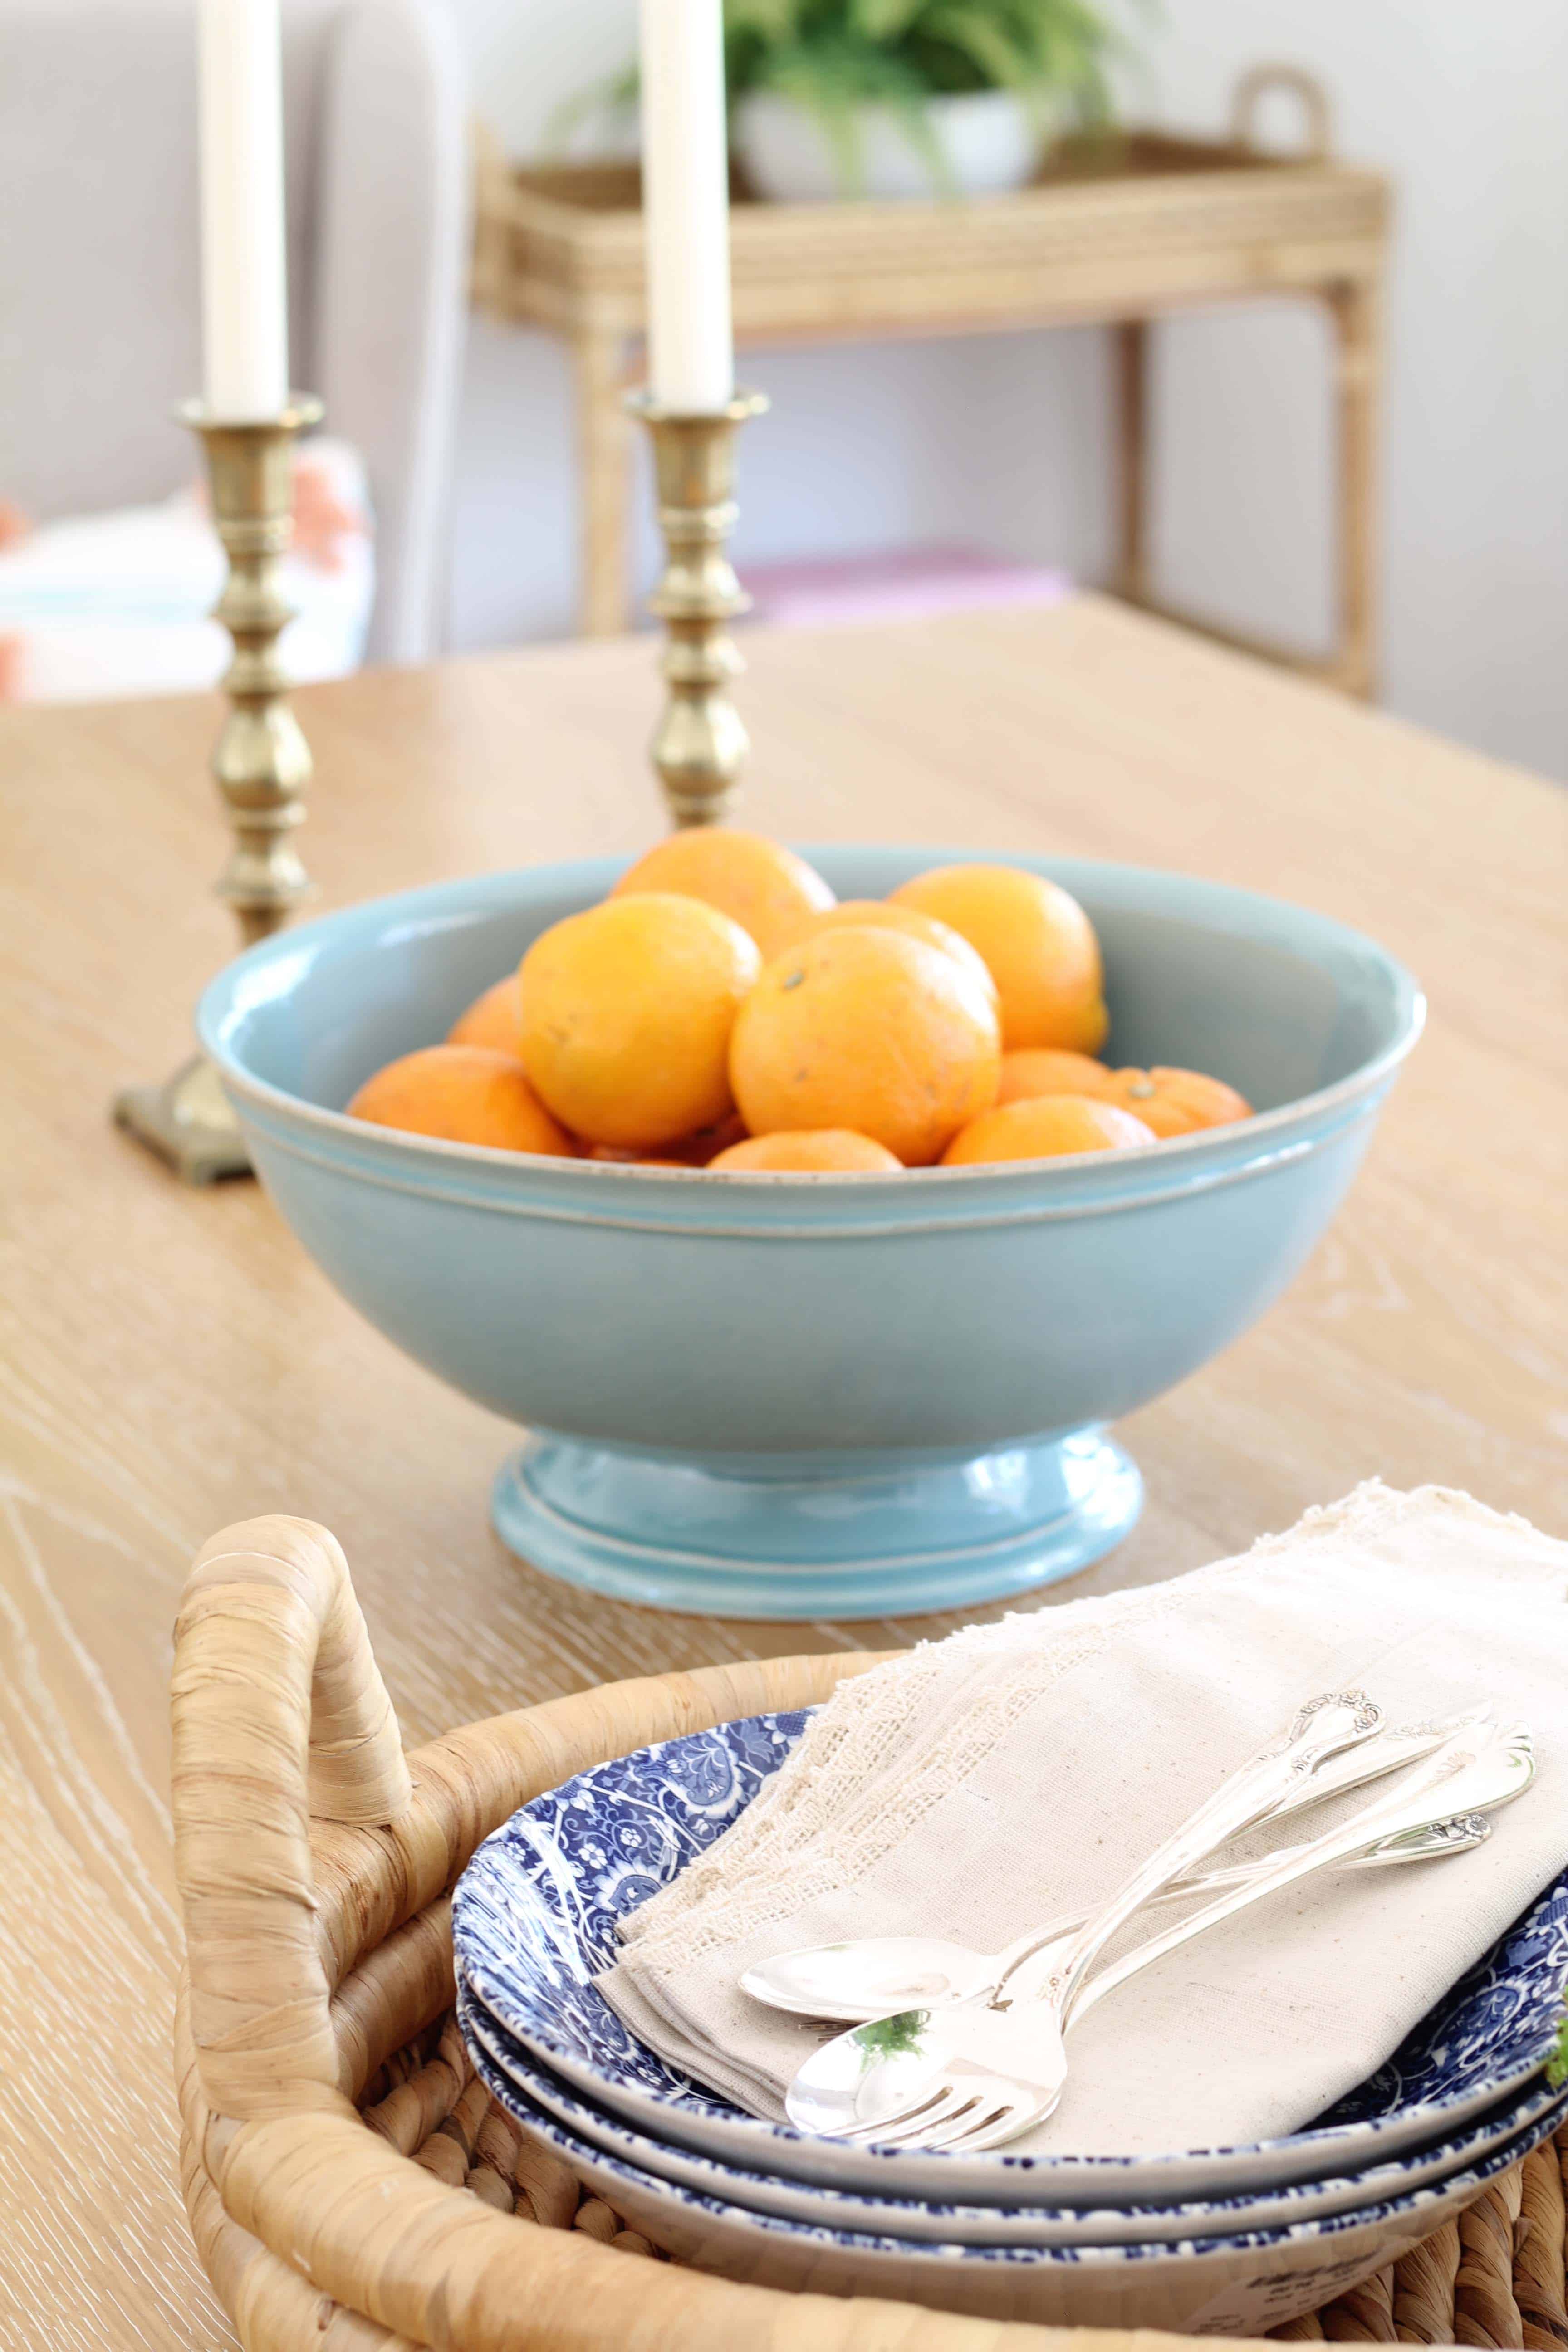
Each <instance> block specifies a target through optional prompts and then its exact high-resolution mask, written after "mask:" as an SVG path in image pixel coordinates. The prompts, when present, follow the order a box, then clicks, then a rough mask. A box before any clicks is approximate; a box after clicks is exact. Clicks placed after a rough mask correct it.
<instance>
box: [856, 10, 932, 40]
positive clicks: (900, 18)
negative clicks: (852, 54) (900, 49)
mask: <svg viewBox="0 0 1568 2352" xmlns="http://www.w3.org/2000/svg"><path fill="white" fill-rule="evenodd" d="M926 5H928V0H849V11H848V13H849V21H850V23H851V24H852V25H853V26H854V27H855V30H856V31H857V32H858V33H863V34H864V35H865V37H866V38H867V39H868V41H896V40H897V39H898V38H899V37H900V34H902V33H907V32H908V31H909V29H910V26H911V25H912V24H913V23H914V21H915V19H916V17H917V16H920V14H921V10H922V9H923V8H925V7H926Z"/></svg>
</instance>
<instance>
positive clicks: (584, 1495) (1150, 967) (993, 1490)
mask: <svg viewBox="0 0 1568 2352" xmlns="http://www.w3.org/2000/svg"><path fill="white" fill-rule="evenodd" d="M812 854H813V856H814V858H815V862H816V864H817V865H818V866H820V867H821V869H822V870H823V872H824V873H825V874H826V877H827V878H828V880H829V881H830V882H831V883H832V884H833V886H834V887H835V888H836V889H837V891H838V893H839V895H840V896H841V897H845V898H848V897H868V898H871V897H883V896H885V895H886V894H887V892H888V891H889V890H890V889H892V888H893V887H896V885H897V884H898V883H899V882H900V881H902V880H904V879H905V878H907V877H909V876H910V875H912V874H916V873H919V872H920V871H921V870H922V868H924V867H925V866H929V865H931V864H933V863H935V862H937V861H938V860H939V859H942V860H945V859H948V858H950V857H951V856H952V855H953V853H952V852H949V851H944V850H931V849H887V848H879V849H837V850H824V851H820V852H814V853H812ZM1017 862H1018V863H1020V864H1024V865H1028V866H1034V867H1035V868H1036V869H1037V871H1039V872H1042V873H1047V874H1049V875H1050V876H1052V877H1054V878H1055V879H1057V880H1058V881H1060V882H1062V883H1063V884H1065V885H1066V887H1068V888H1069V889H1070V890H1072V891H1073V892H1074V893H1075V895H1076V896H1077V897H1078V898H1079V899H1080V900H1081V901H1082V903H1083V904H1084V906H1085V907H1086V908H1087V909H1088V911H1089V915H1090V917H1091V919H1093V921H1094V923H1095V926H1096V928H1097V929H1098V931H1099V933H1100V940H1101V941H1102V944H1103V947H1104V950H1105V956H1106V965H1107V972H1108V988H1109V996H1110V1009H1111V1022H1112V1026H1111V1037H1110V1052H1111V1054H1112V1055H1113V1057H1114V1059H1115V1060H1117V1061H1118V1062H1121V1063H1138V1064H1141V1065H1148V1064H1151V1063H1156V1062H1166V1063H1179V1064H1184V1065H1185V1066H1189V1067H1199V1068H1203V1069H1206V1070H1209V1071H1211V1072H1213V1073H1214V1074H1215V1076H1220V1077H1224V1078H1226V1079H1228V1080H1230V1082H1231V1083H1232V1084H1233V1085H1235V1086H1237V1087H1240V1089H1241V1090H1242V1092H1243V1093H1244V1094H1246V1095H1247V1097H1248V1099H1249V1100H1251V1101H1252V1102H1253V1103H1255V1104H1256V1105H1257V1106H1258V1113H1259V1116H1258V1117H1257V1118H1252V1119H1249V1120H1246V1121H1244V1122H1242V1123H1241V1124H1239V1125H1237V1126H1235V1127H1230V1128H1222V1129H1211V1130H1209V1131H1207V1132H1206V1133H1203V1134H1199V1135H1195V1136H1191V1137H1184V1138H1182V1139H1178V1140H1176V1141H1174V1142H1172V1143H1165V1144H1160V1145H1156V1146H1152V1147H1149V1148H1147V1149H1145V1150H1141V1151H1131V1152H1126V1153H1117V1154H1094V1155H1089V1156H1084V1157H1079V1158H1074V1159H1066V1160H1053V1161H1050V1162H1046V1163H1032V1164H1029V1165H1018V1166H1014V1167H1005V1168H984V1167H981V1168H963V1169H921V1170H915V1171H908V1172H906V1173H902V1174H900V1175H899V1176H897V1177H879V1176H857V1177H842V1176H766V1175H747V1176H730V1175H712V1174H709V1173H706V1172H700V1171H680V1172H679V1173H674V1172H665V1171H658V1170H650V1169H637V1168H626V1167H616V1166H611V1165H604V1164H599V1163H594V1162H585V1161H576V1160H570V1161H568V1160H547V1159H540V1158H531V1157H526V1156H522V1155H519V1154H512V1153H506V1152H497V1151H487V1150H481V1149H479V1148H477V1147H471V1146H467V1145H459V1144H448V1143H441V1142H437V1141H432V1140H430V1139H425V1138H421V1137H414V1136H404V1135H399V1134H396V1133H395V1132H393V1131H392V1130H390V1129H383V1128H376V1127H371V1126H367V1125H365V1124H364V1123H363V1122H362V1121H358V1120H353V1119H349V1118H345V1117H344V1116H343V1113H342V1106H343V1105H344V1104H345V1103H346V1102H347V1101H348V1100H349V1099H350V1097H352V1095H353V1092H354V1090H355V1088H356V1087H358V1086H359V1085H360V1084H361V1083H362V1082H363V1079H365V1078H366V1077H367V1076H370V1074H371V1072H372V1071H374V1070H375V1069H377V1068H379V1067H380V1066H382V1064H384V1062H387V1061H389V1060H391V1059H393V1058H394V1057H395V1055H399V1054H403V1053H406V1052H409V1051H411V1050H412V1049H413V1048H415V1047H416V1046H418V1045H428V1044H431V1043H433V1042H435V1041H436V1040H437V1039H438V1038H440V1037H441V1036H443V1035H444V1034H446V1031H447V1028H448V1027H449V1026H450V1024H451V1023H452V1021H453V1020H455V1018H456V1017H457V1015H458V1013H459V1012H460V1011H461V1010H462V1009H463V1007H464V1006H465V1005H466V1004H468V1003H469V1002H470V1001H471V1000H472V999H473V998H474V997H475V996H476V995H478V994H479V991H480V990H481V989H482V988H484V987H486V986H487V985H488V984H489V982H492V981H493V980H495V979H496V978H497V977H498V976H499V975H500V974H501V973H503V972H504V971H507V969H508V968H509V967H510V965H512V964H514V963H515V962H516V961H518V959H519V958H520V957H521V954H522V952H523V950H524V949H525V948H526V947H527V946H528V944H529V942H530V941H531V940H532V939H533V938H534V937H535V936H536V935H537V934H538V933H539V932H540V931H541V930H542V929H545V928H547V927H548V925H550V924H551V923H553V922H555V921H557V920H558V919H560V918H561V917H562V916H563V915H565V914H568V913H571V912H574V910H576V909H577V908H581V907H583V906H585V905H588V904H590V903H591V902H592V901H594V900H595V899H596V898H599V897H601V896H602V895H603V893H604V892H605V890H606V889H607V888H608V887H609V885H610V883H611V882H612V881H613V880H614V879H615V877H616V874H617V873H618V872H619V871H620V870H621V867H620V865H619V864H618V863H617V862H616V861H611V860H607V859H595V860H590V861H584V862H583V863H579V864H575V865H568V866H544V867H539V868H536V869H533V870H531V871H524V872H521V873H514V874H500V875H482V876H478V877H473V878H472V879H469V880H466V881H462V882H454V883H443V884H440V885H437V886H436V887H432V888H428V889H424V890H416V891H409V892H405V893H404V894H403V895H401V896H399V897H397V898H384V899H379V900H374V901H372V902H371V903H369V904H367V905H364V906H361V907H353V908H346V909H345V910H343V911H342V913H339V914H335V915H329V916H325V917H323V918H322V919H320V920H319V921H317V922H314V923H309V924H305V925H302V926H301V927H300V929H297V930H293V931H288V932H284V933H282V934H280V935H279V937H278V938H276V939H273V940H267V941H265V942H264V943H263V944H262V945H261V946H259V947H257V948H254V949H252V950H251V951H250V952H249V953H248V954H247V955H246V956H242V957H241V958H240V959H239V960H238V961H237V962H236V963H234V964H232V965H230V966H229V967H228V969H227V970H226V971H225V972H223V973H221V974H220V975H219V977H218V978H217V980H216V981H215V982H214V983H213V985H212V986H211V988H210V989H209V990H208V991H207V993H206V995H205V998H204V1000H203V1003H202V1006H201V1009H200V1013H199V1025H200V1030H201V1034H202V1038H203V1042H204V1043H205V1045H206V1046H207V1049H208V1050H209V1052H210V1053H211V1054H212V1055H213V1056H214V1057H215V1059H216V1061H217V1063H218V1065H219V1066H220V1068H221V1069H222V1071H223V1074H224V1078H225V1082H226V1086H227V1087H228V1089H229V1092H230V1094H231V1096H232V1097H233V1099H234V1101H235V1104H236V1107H237V1110H238V1113H239V1117H240V1119H241V1122H242V1125H243V1127H244V1129H245V1133H246V1138H247V1144H248V1146H249V1149H250V1151H251V1155H252V1158H253V1160H254V1161H255V1164H256V1166H257V1169H258V1172H259V1174H260V1175H261V1176H262V1178H263V1180H264V1181H265V1182H266V1183H267V1185H268V1190H269V1191H270V1192H271V1193H272V1194H273V1197H274V1198H275V1199H276V1201H277V1202H278V1204H279V1208H280V1209H281V1210H282V1213H283V1214H284V1215H285V1217H286V1218H287V1219H288V1220H289V1223H290V1224H291V1225H292V1227H293V1228H294V1231H295V1232H296V1233H297V1234H298V1235H299V1237H300V1240H301V1241H302V1243H303V1244H304V1245H305V1247H306V1248H307V1249H308V1250H310V1253H311V1255H313V1256H314V1257H316V1258H317V1259H318V1260H319V1262H320V1263H321V1265H322V1266H323V1268H324V1269H325V1271H326V1272H327V1274H328V1275H329V1276H331V1279H332V1281H333V1282H334V1283H336V1285H337V1286H338V1287H339V1288H340V1289H341V1290H342V1292H343V1294H344V1296H345V1297H347V1298H348V1299H349V1300H350V1301H351V1302H352V1303H353V1305H354V1306H355V1307H358V1308H359V1309H360V1310H361V1312H362V1313H363V1314H364V1315H365V1316H367V1317H368V1318H369V1319H370V1320H371V1321H372V1322H374V1324H375V1325H376V1326H377V1327H378V1328H380V1329H381V1330H383V1331H384V1332H385V1333H386V1334H387V1336H388V1337H389V1338H390V1339H394V1340H395V1341H396V1343H397V1344H398V1345H399V1346H400V1347H402V1348H404V1349H406V1351H407V1352H408V1353H409V1354H410V1355H412V1356H414V1357H415V1358H416V1360H418V1361H419V1362H420V1363H422V1364H425V1365H426V1366H427V1367H428V1368H429V1369H430V1370H433V1371H435V1372H436V1373H437V1374H438V1375H439V1376H440V1377H441V1378H443V1379H445V1380H447V1381H450V1382H451V1383H452V1384H453V1385H454V1386H455V1387H457V1388H458V1389H460V1390H461V1391H463V1392H464V1393H465V1394H466V1395H468V1396H471V1397H474V1398H476V1399H477V1400H478V1401H479V1402H480V1403H482V1404H486V1405H489V1407H490V1408H491V1409H492V1410H494V1411H496V1412H501V1413H505V1414H508V1415H510V1417H511V1418H513V1419H515V1420H517V1421H520V1422H522V1423H526V1424H527V1425H528V1426H529V1428H530V1429H531V1431H532V1432H533V1435H532V1437H531V1439H530V1441H529V1442H528V1444H525V1445H524V1446H523V1447H522V1448H521V1452H520V1453H519V1454H517V1455H515V1456H514V1457H513V1459H512V1460H511V1461H510V1462H509V1464H508V1465H506V1466H505V1468H504V1469H503V1471H502V1473H501V1475H500V1479H499V1481H498V1484H497V1488H496V1495H495V1505H494V1507H495V1515H496V1520H497V1524H498V1527H499V1528H500V1532H501V1534H502V1535H503V1537H504V1538H506V1539H507V1540H508V1541H509V1542H510V1543H511V1544H512V1546H513V1548H514V1549H517V1550H519V1551H520V1552H521V1553H523V1554H524V1555H525V1556H526V1557H527V1558H529V1559H531V1560H532V1561H534V1562H535V1564H536V1565H538V1566H539V1567H542V1568H544V1569H546V1570H552V1572H554V1573H556V1574H560V1575H563V1576H566V1577H569V1578H571V1579H572V1580H574V1581H576V1582H579V1583H582V1584H586V1585H589V1586H591V1587H593V1588H594V1589H595V1590H597V1591H605V1592H610V1593H614V1594H616V1595H617V1596H618V1597H621V1598H624V1599H631V1600H638V1601H651V1602H653V1603H655V1604H656V1605H659V1606H664V1607H673V1608H683V1609H692V1610H700V1611H703V1612H709V1611H717V1612H726V1613H731V1614H735V1615H742V1616H757V1617H813V1616H820V1615H832V1616H839V1617H849V1616H870V1615H880V1614H884V1613H887V1612H889V1611H914V1610H923V1609H936V1608H956V1607H961V1606H966V1605H973V1604H975V1603H978V1602H979V1601H984V1600H991V1599H995V1598H997V1597H999V1596H1002V1595H1005V1594H1007V1593H1012V1592H1016V1591H1023V1590H1025V1589H1026V1588H1027V1587H1029V1586H1031V1585H1036V1584H1039V1583H1042V1582H1045V1581H1047V1580H1049V1579H1051V1578H1054V1577H1058V1576H1063V1575H1068V1574H1070V1573H1071V1572H1072V1571H1073V1570H1076V1569H1079V1568H1081V1567H1083V1566H1085V1565H1086V1564H1087V1563H1088V1562H1089V1560H1091V1559H1096V1558H1098V1557H1099V1556H1100V1553H1102V1552H1103V1551H1105V1550H1106V1549H1109V1548H1110V1545H1112V1544H1113V1543H1115V1542H1116V1541H1118V1540H1119V1539H1120V1538H1121V1536H1122V1535H1123V1534H1125V1532H1126V1531H1127V1529H1128V1528H1129V1527H1131V1524H1132V1522H1133V1520H1134V1519H1135V1517H1136V1516H1137V1511H1138V1507H1139V1495H1140V1489H1139V1482H1138V1477H1137V1473H1136V1471H1135V1470H1134V1468H1133V1467H1132V1465H1131V1463H1130V1462H1129V1461H1128V1459H1127V1457H1126V1455H1125V1454H1123V1453H1122V1452H1121V1449H1120V1448H1119V1447H1118V1446H1116V1445H1115V1444H1113V1443H1112V1442H1111V1441H1110V1439H1109V1438H1107V1437H1106V1436H1105V1435H1104V1433H1103V1424H1104V1423H1106V1422H1109V1421H1111V1420H1114V1419H1115V1418H1117V1417H1118V1416H1119V1415H1121V1414H1123V1413H1126V1412H1131V1411H1132V1410H1133V1409H1134V1408H1135V1407H1137V1406H1138V1405H1141V1404H1144V1403H1147V1402H1149V1400H1150V1399H1151V1398H1152V1397H1155V1396H1158V1395H1159V1394H1160V1393H1161V1392H1162V1391H1163V1390H1165V1389H1167V1388H1169V1387H1170V1386H1171V1385H1172V1384H1173V1382H1174V1381H1179V1380H1182V1379H1184V1377H1185V1376H1186V1374H1187V1373H1189V1372H1191V1371H1194V1370H1196V1369H1197V1367H1198V1366H1199V1365H1200V1364H1202V1363H1204V1362H1205V1361H1206V1360H1207V1359H1208V1358H1209V1357H1210V1356H1212V1355H1214V1354H1215V1352H1216V1350H1217V1349H1221V1348H1223V1347H1225V1346H1226V1344H1227V1343H1228V1342H1229V1341H1230V1340H1231V1339H1234V1338H1236V1337H1237V1334H1238V1333H1239V1332H1241V1331H1242V1330H1244V1329H1245V1328H1247V1325H1248V1324H1249V1323H1250V1322H1252V1321H1253V1320H1254V1319H1255V1318H1257V1317H1258V1315H1259V1314H1261V1313H1262V1312H1263V1310H1264V1309H1265V1308H1266V1307H1268V1306H1269V1305H1270V1304H1271V1303H1272V1301H1273V1300H1274V1299H1275V1298H1276V1297H1278V1296H1279V1293H1280V1291H1281V1290H1282V1289H1283V1288H1284V1287H1285V1286H1286V1285H1287V1284H1288V1283H1289V1281H1290V1280H1291V1278H1292V1277H1293V1276H1294V1275H1295V1274H1296V1273H1297V1272H1298V1271H1299V1270H1300V1266H1301V1265H1302V1264H1303V1262H1304V1261H1305V1259H1306V1258H1307V1256H1308V1255H1309V1254H1310V1251H1311V1249H1312V1247H1313V1245H1314V1244H1315V1243H1316V1242H1317V1241H1318V1239H1319V1237H1320V1235H1321V1233H1322V1231H1323V1229H1324V1227H1325V1226H1326V1224H1327V1223H1328V1222H1329V1220H1330V1218H1331V1216H1332V1214H1333V1212H1334V1210H1335V1209H1336V1207H1337V1206H1338V1204H1339V1202H1340V1201H1341V1199H1342V1197H1343V1194H1344V1192H1345V1190H1346V1188H1347V1186H1348V1185H1349V1183H1350V1181H1351V1180H1352V1177H1353V1175H1354V1173H1355V1171H1356V1168H1357V1167H1358V1165H1359V1163H1360V1160H1361V1158H1362V1155H1363V1152H1364V1150H1365V1149H1366V1145H1367V1142H1368V1139H1369V1138H1370V1135H1371V1131H1372V1127H1373V1121H1374V1119H1375V1118H1376V1115H1377V1111H1378V1109H1379V1108H1380V1106H1381V1104H1382V1102H1383V1100H1384V1097H1385V1095H1386V1094H1387V1092H1388V1089H1389V1087H1390V1086H1391V1085H1392V1084H1393V1082H1394V1076H1395V1074H1396V1072H1397V1069H1398V1066H1399V1064H1400V1062H1401V1061H1402V1060H1403V1058H1404V1056H1405V1054H1406V1053H1407V1052H1408V1051H1409V1049H1410V1047H1411V1046H1412V1045H1414V1043H1415V1039H1416V1037H1417V1035H1418V1034H1419V1033H1420V1028H1421V1022H1422V1017H1423V1007H1422V1000H1421V996H1420V992H1419V991H1418V990H1417V988H1416V987H1415V982H1413V981H1412V980H1411V978H1410V976H1409V974H1408V973H1407V972H1405V971H1404V970H1403V969H1402V967H1401V966H1400V965H1399V964H1397V963H1396V962H1395V961H1394V959H1393V958H1392V957H1390V956H1389V955H1387V954H1386V953H1385V952H1384V950H1382V949H1381V948H1379V947H1377V946H1375V945H1374V944H1373V942H1372V941H1371V940H1366V939H1363V938H1362V937H1361V936H1360V935H1359V934H1358V933H1356V932H1353V931H1351V930H1348V929H1345V928H1344V927H1343V926H1342V925H1341V924H1338V923H1335V922H1331V921H1330V920H1329V919H1327V918H1326V917H1323V916H1320V915H1315V914H1312V913H1310V912H1309V911H1307V910H1306V909H1304V908H1296V907H1290V906H1288V905H1285V904H1283V903H1281V902H1280V901H1279V900H1275V899H1271V898H1262V897H1259V896H1257V895H1255V894H1253V893H1250V892H1247V891H1241V890H1234V889H1230V888H1228V887H1224V886H1222V885H1220V884H1217V883H1212V882H1205V881H1200V880H1197V879H1194V877H1191V876H1188V875H1181V874H1169V873H1161V872H1155V871H1151V870H1145V869H1142V868H1139V867H1132V866H1103V865H1098V864H1093V863H1090V862H1088V861H1084V860H1074V859H1042V858H1020V859H1019V860H1017Z"/></svg>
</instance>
